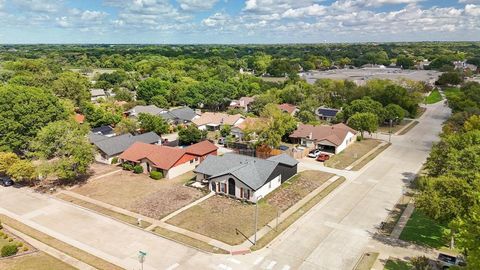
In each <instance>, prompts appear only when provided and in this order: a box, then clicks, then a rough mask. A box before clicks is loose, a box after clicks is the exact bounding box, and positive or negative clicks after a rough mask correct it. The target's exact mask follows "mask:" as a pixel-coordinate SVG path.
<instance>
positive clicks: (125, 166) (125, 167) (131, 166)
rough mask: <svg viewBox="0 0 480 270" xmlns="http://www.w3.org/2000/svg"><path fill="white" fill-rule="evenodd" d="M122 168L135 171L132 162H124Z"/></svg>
mask: <svg viewBox="0 0 480 270" xmlns="http://www.w3.org/2000/svg"><path fill="white" fill-rule="evenodd" d="M122 168H123V169H124V170H127V171H133V165H132V164H130V163H123V164H122Z"/></svg>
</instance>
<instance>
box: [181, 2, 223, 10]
mask: <svg viewBox="0 0 480 270" xmlns="http://www.w3.org/2000/svg"><path fill="white" fill-rule="evenodd" d="M177 2H178V3H179V4H180V8H181V9H183V10H188V11H202V10H209V9H212V8H213V6H215V4H216V3H217V2H218V0H177Z"/></svg>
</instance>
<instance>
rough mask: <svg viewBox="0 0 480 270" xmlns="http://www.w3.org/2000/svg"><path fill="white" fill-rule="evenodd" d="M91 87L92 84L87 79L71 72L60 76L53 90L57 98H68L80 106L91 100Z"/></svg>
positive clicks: (54, 83)
mask: <svg viewBox="0 0 480 270" xmlns="http://www.w3.org/2000/svg"><path fill="white" fill-rule="evenodd" d="M89 86H90V82H89V81H88V79H87V78H86V77H84V76H82V75H80V74H78V73H76V72H70V71H69V72H64V73H61V74H60V75H59V76H58V78H57V79H56V80H55V81H54V82H53V85H52V89H53V92H54V93H55V94H56V95H57V96H59V97H62V98H68V99H70V100H71V101H73V102H74V103H75V105H77V106H78V105H80V103H82V102H84V101H89V100H90V91H89V89H88V88H89Z"/></svg>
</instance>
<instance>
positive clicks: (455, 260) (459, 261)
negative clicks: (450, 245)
mask: <svg viewBox="0 0 480 270" xmlns="http://www.w3.org/2000/svg"><path fill="white" fill-rule="evenodd" d="M437 264H438V266H439V268H441V269H443V270H445V269H449V268H450V267H452V266H466V265H467V264H466V263H465V261H464V259H463V258H462V257H461V256H452V255H448V254H445V253H440V254H438V258H437Z"/></svg>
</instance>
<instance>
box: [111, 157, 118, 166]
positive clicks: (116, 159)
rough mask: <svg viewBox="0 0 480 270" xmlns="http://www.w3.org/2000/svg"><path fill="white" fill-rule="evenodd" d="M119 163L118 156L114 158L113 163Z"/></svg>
mask: <svg viewBox="0 0 480 270" xmlns="http://www.w3.org/2000/svg"><path fill="white" fill-rule="evenodd" d="M117 163H118V157H114V158H112V164H113V165H115V164H117Z"/></svg>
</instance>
